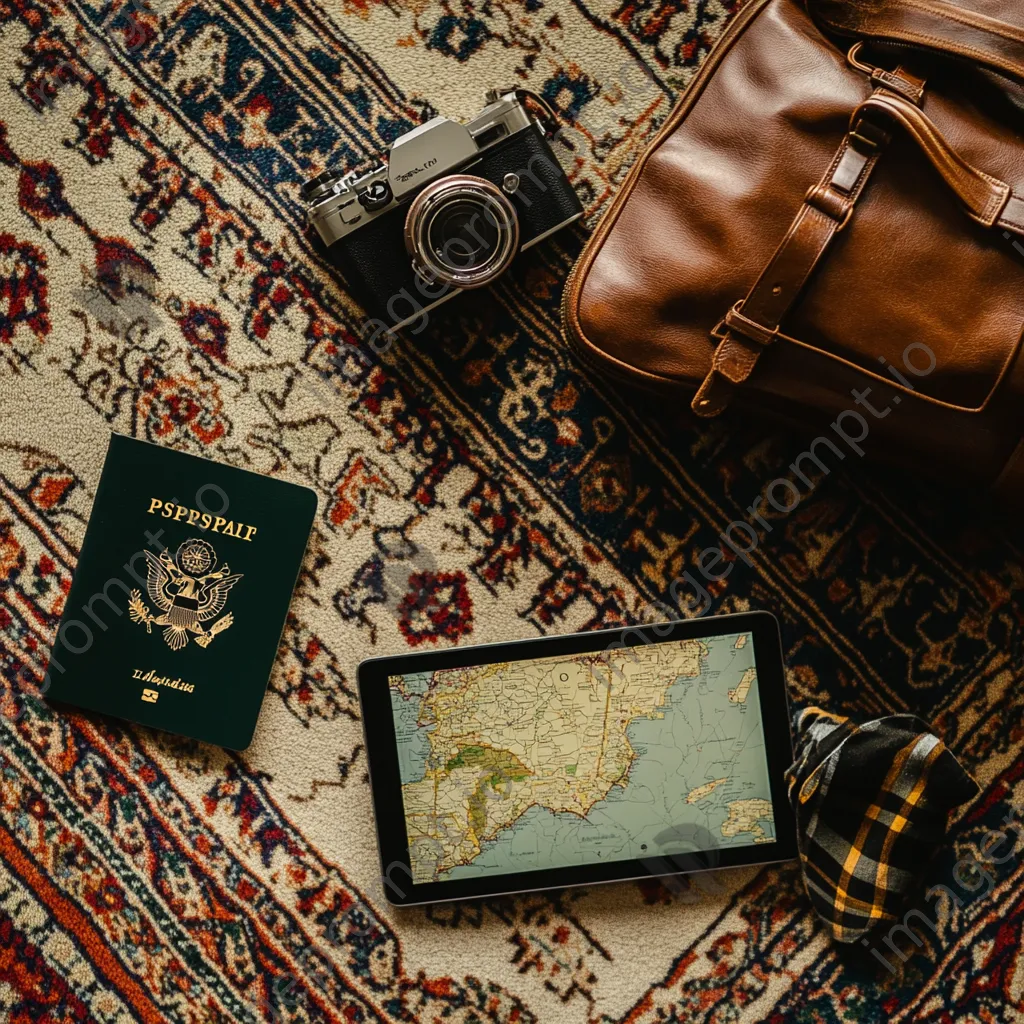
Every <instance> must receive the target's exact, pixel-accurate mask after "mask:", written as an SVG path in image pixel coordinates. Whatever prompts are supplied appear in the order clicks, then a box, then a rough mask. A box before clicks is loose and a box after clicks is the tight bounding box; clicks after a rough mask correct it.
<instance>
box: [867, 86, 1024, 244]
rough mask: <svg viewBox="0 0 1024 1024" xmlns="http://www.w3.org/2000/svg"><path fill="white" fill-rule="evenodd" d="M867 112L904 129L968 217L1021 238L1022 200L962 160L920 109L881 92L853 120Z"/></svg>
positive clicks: (1003, 183) (1007, 188)
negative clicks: (885, 117)
mask: <svg viewBox="0 0 1024 1024" xmlns="http://www.w3.org/2000/svg"><path fill="white" fill-rule="evenodd" d="M867 110H877V111H879V112H881V113H883V114H885V115H886V116H887V117H890V118H892V120H894V121H896V122H897V123H898V124H899V125H900V126H901V127H903V128H905V129H906V131H907V132H908V134H909V135H910V137H911V138H912V139H913V140H914V141H915V142H916V143H917V144H918V145H919V146H920V147H921V151H922V152H923V153H924V154H925V156H927V157H928V159H929V160H930V161H931V162H932V165H933V166H934V167H935V169H936V170H937V171H938V172H939V174H941V175H942V177H943V179H944V180H945V182H946V184H947V185H949V187H950V188H951V189H952V190H953V191H954V192H955V193H956V194H957V196H958V197H959V198H960V201H961V202H962V203H963V204H964V207H965V208H966V211H967V216H968V217H970V218H971V219H972V220H975V221H977V222H978V223H979V224H981V225H982V226H983V227H986V228H991V227H1000V228H1003V229H1004V230H1006V231H1011V232H1013V233H1014V234H1018V235H1024V198H1022V197H1021V196H1019V195H1017V194H1016V193H1015V192H1014V191H1013V189H1012V188H1010V186H1009V185H1007V183H1006V182H1005V181H1000V180H999V179H998V178H994V177H992V175H990V174H986V173H985V172H984V171H979V170H978V168H977V167H974V166H973V165H971V164H969V163H968V162H967V161H966V160H964V158H963V157H962V156H960V154H959V153H957V152H956V150H954V149H953V147H952V146H950V144H949V143H948V142H947V141H946V138H945V136H944V135H943V134H942V132H941V131H940V130H939V129H938V127H937V126H936V125H935V123H934V122H933V121H932V120H931V118H929V117H928V115H927V114H925V112H924V111H923V110H921V109H920V108H919V107H916V106H914V104H912V103H908V102H907V101H906V100H905V99H904V98H903V97H902V96H894V95H885V94H882V93H876V94H875V95H873V96H871V97H870V98H869V99H867V100H865V101H864V102H863V103H862V104H861V105H860V106H859V107H858V108H857V110H856V111H855V112H854V117H855V118H856V117H858V116H860V115H862V114H863V113H864V112H865V111H867Z"/></svg>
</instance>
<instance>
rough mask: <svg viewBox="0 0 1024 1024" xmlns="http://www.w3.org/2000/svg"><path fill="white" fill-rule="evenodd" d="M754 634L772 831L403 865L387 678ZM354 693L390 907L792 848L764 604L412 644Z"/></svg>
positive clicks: (772, 639) (652, 872)
mask: <svg viewBox="0 0 1024 1024" xmlns="http://www.w3.org/2000/svg"><path fill="white" fill-rule="evenodd" d="M733 633H751V634H752V635H753V638H754V659H755V664H756V666H757V695H758V699H759V702H760V706H761V722H762V725H763V729H764V737H765V753H766V755H767V760H768V777H769V787H770V791H771V802H772V808H773V812H774V816H775V840H774V841H773V842H771V843H758V844H756V845H755V844H752V845H750V846H742V847H721V848H718V849H716V850H714V851H704V852H695V853H692V854H686V855H674V856H673V857H672V858H664V857H660V856H659V857H651V858H645V859H642V860H624V861H612V862H609V863H607V864H584V865H575V866H569V867H558V868H538V869H537V870H534V871H515V872H508V873H507V874H501V875H499V874H488V875H482V876H480V877H478V878H459V879H452V880H451V881H441V882H428V883H421V884H418V885H417V884H415V883H414V882H413V881H412V871H411V869H410V866H409V841H408V835H407V832H406V825H405V804H404V802H403V799H402V784H401V777H400V774H399V762H398V741H397V738H396V736H395V721H394V717H393V714H392V710H391V695H390V687H389V684H388V677H390V676H395V675H408V674H410V673H414V672H437V671H440V670H442V669H450V668H468V667H471V666H475V665H486V664H491V663H493V662H501V661H527V660H533V659H536V658H551V657H564V656H568V657H572V656H574V655H578V654H588V653H593V652H595V651H600V650H604V649H607V648H610V647H612V646H616V647H619V646H625V647H635V646H639V645H641V644H650V643H655V644H660V643H672V642H674V641H680V640H699V639H702V638H707V637H716V636H722V635H729V634H733ZM357 677H358V688H359V700H360V704H361V707H362V719H363V733H364V737H365V741H366V756H367V762H368V766H369V775H370V788H371V790H372V794H373V808H374V816H375V818H376V824H377V843H378V850H379V853H380V861H381V878H382V883H383V888H384V895H385V897H386V898H387V899H388V901H389V902H391V903H392V904H394V905H396V906H415V905H418V904H422V903H436V902H442V901H446V900H458V899H469V898H475V897H482V896H496V895H505V894H509V893H518V892H533V891H536V890H538V889H552V888H561V887H564V886H570V885H595V884H599V883H605V882H616V881H627V880H632V879H639V878H650V877H652V876H655V877H659V878H661V877H665V876H675V875H683V874H689V873H692V872H695V871H709V870H716V869H718V868H729V867H740V866H744V865H752V864H770V863H775V862H778V861H783V860H791V859H792V858H794V857H796V856H797V846H796V832H795V825H794V820H793V815H792V810H791V809H790V806H789V801H788V799H787V797H786V789H785V781H784V773H785V771H786V769H787V768H788V767H789V765H790V764H791V763H792V760H793V748H792V739H791V734H790V715H789V703H788V697H787V694H786V685H785V675H784V669H783V662H782V644H781V640H780V637H779V628H778V623H777V621H776V619H775V616H774V615H772V614H770V613H769V612H762V611H757V612H742V613H739V614H736V615H716V616H709V617H707V618H698V619H686V620H682V621H678V622H666V623H655V624H653V625H644V626H627V627H625V628H620V629H605V630H595V631H592V632H588V633H571V634H568V635H565V636H550V637H549V636H542V637H536V638H530V639H527V640H513V641H509V642H504V643H496V644H478V645H476V646H472V647H453V648H450V649H448V650H444V651H417V652H414V653H411V654H399V655H394V656H389V657H382V658H371V659H369V660H367V661H364V662H362V663H361V664H360V665H359V668H358V673H357Z"/></svg>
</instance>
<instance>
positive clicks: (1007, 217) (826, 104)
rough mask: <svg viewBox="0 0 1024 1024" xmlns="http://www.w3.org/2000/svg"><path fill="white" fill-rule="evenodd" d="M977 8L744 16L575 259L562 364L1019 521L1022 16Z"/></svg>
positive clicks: (776, 1)
mask: <svg viewBox="0 0 1024 1024" xmlns="http://www.w3.org/2000/svg"><path fill="white" fill-rule="evenodd" d="M970 3H971V5H972V6H968V5H967V3H966V2H965V3H960V4H956V5H954V4H952V3H944V2H942V0H807V3H806V5H805V4H801V3H798V2H796V0H749V2H748V3H747V5H746V6H745V7H744V8H743V9H742V10H741V11H740V12H739V13H738V14H737V15H736V16H735V18H734V20H733V22H732V23H731V25H730V26H729V28H728V29H727V30H726V32H725V34H724V35H723V36H722V38H721V39H720V41H719V42H718V44H717V45H716V46H715V48H714V50H713V51H712V52H711V54H710V55H709V57H708V58H707V60H706V61H705V63H704V65H703V66H702V67H701V69H700V72H699V73H698V74H697V76H696V77H695V78H694V80H693V81H692V83H691V84H690V86H689V87H688V88H687V90H686V92H685V93H684V95H683V96H682V98H681V99H680V101H679V103H678V104H677V106H676V107H675V109H674V110H673V112H672V113H671V114H670V115H669V117H668V119H667V121H666V123H665V124H664V126H663V127H662V129H661V130H660V132H659V134H658V136H657V137H656V139H655V140H654V142H653V143H652V144H651V146H650V147H649V148H648V150H647V151H646V152H645V153H644V154H643V156H642V157H641V158H640V159H639V160H638V161H637V163H636V165H635V166H634V167H633V168H632V170H631V172H630V174H629V176H628V177H627V179H626V181H625V182H624V184H623V186H622V189H621V191H620V192H619V194H618V196H617V197H616V199H615V200H614V201H613V203H612V204H611V206H610V208H609V209H608V211H607V212H606V213H605V214H604V216H603V217H602V219H601V220H600V222H599V223H598V225H597V228H596V230H595V232H594V234H593V236H592V237H591V239H590V240H589V242H588V244H587V245H586V247H585V249H584V251H583V253H582V254H581V256H580V259H579V261H578V262H577V264H576V267H575V268H574V270H573V272H572V274H571V276H570V278H569V281H568V282H567V285H566V291H565V299H564V303H563V318H564V324H565V333H566V337H567V339H568V340H569V342H570V343H571V344H572V345H573V347H574V348H575V349H576V350H577V351H578V352H579V353H580V354H581V356H582V357H583V358H584V359H585V360H586V361H587V362H588V363H590V364H591V365H593V366H594V367H595V368H597V369H599V370H601V371H603V372H607V373H609V374H612V375H614V376H616V377H618V378H621V379H624V380H627V381H629V382H632V383H639V384H642V385H646V386H648V387H651V388H655V389H657V390H659V391H668V392H671V393H674V394H677V395H678V394H680V393H681V392H683V393H686V395H687V397H688V398H690V397H692V407H693V411H694V412H695V413H696V414H697V415H698V416H705V417H708V416H717V415H718V414H720V413H721V412H722V411H723V410H724V409H725V408H726V407H727V405H728V404H729V402H730V401H731V400H732V399H734V398H735V399H737V400H739V399H740V398H742V399H743V400H744V401H752V402H755V403H756V404H757V405H758V406H759V407H761V408H765V407H767V408H768V409H770V410H773V411H775V412H777V413H778V414H780V415H782V416H784V417H787V418H790V419H793V418H794V417H795V418H799V419H803V420H805V421H806V420H808V419H810V420H811V421H812V422H816V423H818V424H828V423H829V422H832V423H833V424H835V423H836V421H837V419H838V420H839V423H840V425H841V430H840V427H837V428H836V429H837V431H840V432H841V433H843V434H844V436H845V434H849V435H850V437H851V439H855V438H857V437H858V436H859V435H860V434H864V435H865V436H866V434H867V433H868V431H870V432H871V435H872V442H871V448H872V450H878V449H882V450H884V451H885V452H886V453H887V454H889V455H892V454H893V453H894V452H898V453H899V456H900V458H901V460H902V461H903V462H905V463H906V464H908V465H912V466H921V467H922V468H927V467H931V468H933V469H936V468H938V469H942V470H943V471H945V472H949V471H951V470H952V471H962V472H964V473H968V474H970V476H971V477H973V478H974V479H976V480H979V481H983V482H985V483H995V484H996V485H997V487H998V488H999V489H1000V490H1002V491H1004V492H1005V493H1006V494H1007V495H1008V496H1010V497H1013V498H1016V499H1017V500H1018V501H1019V500H1020V499H1021V497H1022V496H1024V440H1022V438H1024V359H1022V358H1021V355H1020V348H1021V332H1022V328H1024V258H1022V257H1024V87H1022V83H1024V5H1022V4H1020V3H1019V0H1014V2H1013V3H1011V2H1010V0H970ZM857 443H859V442H857V441H855V442H854V447H856V444H857Z"/></svg>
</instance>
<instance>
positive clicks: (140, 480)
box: [47, 434, 316, 750]
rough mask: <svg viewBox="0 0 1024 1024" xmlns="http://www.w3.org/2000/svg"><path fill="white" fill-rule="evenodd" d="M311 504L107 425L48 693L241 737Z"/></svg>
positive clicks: (163, 724) (268, 661)
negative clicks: (109, 431) (116, 431)
mask: <svg viewBox="0 0 1024 1024" xmlns="http://www.w3.org/2000/svg"><path fill="white" fill-rule="evenodd" d="M315 514H316V494H315V492H314V491H312V490H310V489H309V488H307V487H300V486H298V485H296V484H292V483H287V482H285V481H283V480H275V479H273V478H271V477H267V476H261V475H260V474H259V473H251V472H249V471H248V470H244V469H236V468H235V467H234V466H226V465H223V464H221V463H219V462H211V461H209V460H208V459H201V458H197V457H196V456H194V455H186V454H184V453H183V452H176V451H173V450H171V449H170V448H162V447H160V446H159V445H155V444H150V443H149V442H146V441H137V440H135V439H134V438H130V437H124V436H123V435H121V434H113V435H112V436H111V438H110V447H109V449H108V450H107V458H106V462H104V464H103V474H102V476H101V477H100V483H99V488H98V489H97V491H96V502H95V505H94V506H93V510H92V515H91V516H90V517H89V525H88V528H87V529H86V533H85V541H84V543H83V544H82V552H81V555H80V557H79V560H78V566H77V567H76V569H75V575H74V579H73V581H72V584H71V592H70V594H69V595H68V600H67V604H66V606H65V609H64V615H63V617H62V618H61V624H60V627H59V629H58V631H57V640H56V643H55V644H54V647H53V652H52V654H51V658H50V669H49V678H50V688H49V690H48V692H47V696H48V697H50V698H52V699H53V700H55V701H62V702H66V703H68V704H74V705H77V706H78V707H82V708H87V709H89V710H91V711H100V712H104V713H106V714H110V715H116V716H117V717H118V718H124V719H127V720H128V721H131V722H139V723H141V724H143V725H150V726H153V727H155V728H157V729H166V730H167V731H168V732H174V733H179V734H181V735H184V736H190V737H192V738H193V739H197V740H203V741H205V742H207V743H216V744H218V745H220V746H224V747H229V748H230V749H232V750H242V749H244V748H245V747H247V746H248V745H249V744H250V742H251V741H252V737H253V733H254V732H255V730H256V719H257V718H258V717H259V713H260V705H261V704H262V702H263V696H264V694H265V693H266V689H267V683H268V681H269V679H270V672H271V669H272V668H273V664H274V659H275V657H276V655H277V649H278V645H279V644H280V641H281V633H282V631H283V629H284V622H285V616H286V614H287V612H288V605H289V603H290V601H291V596H292V590H293V589H294V587H295V581H296V579H297V577H298V573H299V568H300V567H301V564H302V556H303V552H304V551H305V548H306V541H307V540H308V539H309V531H310V529H311V527H312V525H313V516H314V515H315Z"/></svg>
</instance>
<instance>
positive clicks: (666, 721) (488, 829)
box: [359, 612, 796, 905]
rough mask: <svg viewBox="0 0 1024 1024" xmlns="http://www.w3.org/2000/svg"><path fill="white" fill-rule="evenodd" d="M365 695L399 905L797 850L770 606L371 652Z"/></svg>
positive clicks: (391, 884) (374, 778) (661, 872)
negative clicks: (448, 646)
mask: <svg viewBox="0 0 1024 1024" xmlns="http://www.w3.org/2000/svg"><path fill="white" fill-rule="evenodd" d="M359 696H360V701H361V704H362V711H363V726H364V730H365V735H366V750H367V756H368V761H369V769H370V779H371V787H372V791H373V802H374V811H375V815H376V822H377V838H378V843H379V848H380V856H381V870H382V878H383V886H384V892H385V895H386V896H387V898H388V899H389V900H390V901H391V902H392V903H395V904H398V905H411V904H417V903H427V902H435V901H439V900H450V899H464V898H467V897H475V896H487V895H496V894H501V893H510V892H522V891H525V890H531V889H544V888H550V887H555V886H567V885H582V884H594V883H598V882H611V881H616V880H623V879H636V878H643V877H651V876H654V877H658V878H667V877H670V876H673V875H677V874H683V873H688V872H692V871H706V870H711V869H715V868H723V867H733V866H737V865H744V864H764V863H768V862H772V861H779V860H787V859H789V858H792V857H795V856H796V840H795V831H794V824H793V818H792V812H791V811H790V808H789V804H788V802H787V800H786V794H785V789H784V783H783V773H784V772H785V770H786V768H787V767H788V766H789V764H790V762H791V760H792V747H791V741H790V732H789V712H788V707H787V702H786V689H785V683H784V678H783V666H782V652H781V646H780V641H779V631H778V625H777V623H776V621H775V618H774V617H773V616H772V615H769V614H768V613H766V612H749V613H744V614H740V615H724V616H717V617H710V618H702V619H695V620H688V621H685V622H671V623H664V624H660V625H650V626H633V627H629V628H627V629H614V630H604V631H600V632H591V633H577V634H574V635H571V636H559V637H541V638H538V639H533V640H521V641H516V642H513V643H502V644H488V645H484V646H478V647H465V648H455V649H452V650H446V651H432V652H423V653H415V654H405V655H399V656H396V657H388V658H375V659H372V660H369V661H364V662H363V663H362V664H361V665H360V666H359Z"/></svg>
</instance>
